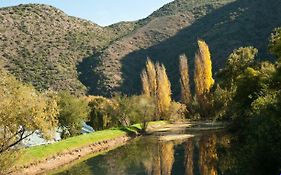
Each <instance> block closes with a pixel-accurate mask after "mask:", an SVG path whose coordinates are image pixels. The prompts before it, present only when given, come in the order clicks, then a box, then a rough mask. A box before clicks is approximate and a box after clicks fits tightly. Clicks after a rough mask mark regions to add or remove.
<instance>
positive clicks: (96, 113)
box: [89, 97, 116, 130]
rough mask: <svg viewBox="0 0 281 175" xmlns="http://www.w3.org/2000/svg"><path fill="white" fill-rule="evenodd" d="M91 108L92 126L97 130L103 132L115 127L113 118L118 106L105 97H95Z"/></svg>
mask: <svg viewBox="0 0 281 175" xmlns="http://www.w3.org/2000/svg"><path fill="white" fill-rule="evenodd" d="M89 107H90V110H91V112H90V120H89V123H90V125H91V126H92V127H93V128H94V129H95V130H102V129H106V128H110V127H113V126H115V123H116V122H115V120H114V118H113V117H114V116H112V113H113V111H114V110H115V108H116V105H115V104H114V103H113V102H112V101H111V100H109V99H107V98H104V97H93V98H91V99H90V102H89Z"/></svg>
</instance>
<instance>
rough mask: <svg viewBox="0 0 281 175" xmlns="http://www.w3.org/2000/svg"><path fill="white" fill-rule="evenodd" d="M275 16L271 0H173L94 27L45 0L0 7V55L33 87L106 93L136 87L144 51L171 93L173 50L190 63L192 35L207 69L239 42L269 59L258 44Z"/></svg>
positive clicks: (278, 6) (279, 9)
mask: <svg viewBox="0 0 281 175" xmlns="http://www.w3.org/2000/svg"><path fill="white" fill-rule="evenodd" d="M280 15H281V1H276V0H259V1H257V0H175V1H173V2H171V3H169V4H166V5H164V6H163V7H162V8H160V9H159V10H157V11H155V12H154V13H152V14H151V15H150V16H148V17H147V18H145V19H142V20H139V21H135V22H121V23H118V24H114V25H111V26H108V27H100V26H98V25H96V24H94V23H91V22H89V21H85V20H82V19H78V18H75V17H71V16H68V15H66V14H65V13H64V12H62V11H60V10H58V9H56V8H54V7H51V6H47V5H39V4H31V5H20V6H15V7H8V8H1V9H0V22H1V25H0V39H1V43H0V50H1V53H0V60H4V64H5V68H6V69H8V70H9V71H10V72H11V73H13V74H14V75H15V76H16V77H18V78H20V79H22V80H23V81H26V82H30V83H32V84H33V85H34V86H35V87H36V88H37V89H48V88H50V89H54V90H61V89H69V90H71V91H73V92H75V93H77V94H81V93H85V92H87V91H88V92H89V93H90V94H95V95H105V96H111V95H112V94H113V93H114V92H117V91H121V92H123V93H126V94H134V93H139V92H140V88H141V85H140V78H139V74H140V72H141V70H142V69H143V67H144V64H145V61H146V58H147V57H151V58H152V59H153V60H154V61H160V62H163V63H164V64H165V66H166V67H167V70H168V75H169V78H170V80H171V82H172V88H173V94H174V96H175V97H177V95H178V92H179V87H178V84H179V83H178V81H179V77H178V56H179V55H180V54H182V53H186V54H187V55H188V58H189V59H190V60H189V62H190V66H191V67H190V70H192V64H193V57H194V53H195V51H196V40H197V39H198V38H202V39H204V40H206V41H207V43H208V44H209V46H210V49H211V52H212V56H213V64H214V68H215V70H214V71H216V70H218V68H220V67H221V66H222V65H223V64H224V61H225V60H226V57H227V55H228V54H229V53H230V52H231V51H232V50H233V49H235V48H237V47H240V46H248V45H253V46H255V47H257V48H258V49H259V50H260V52H259V56H260V57H262V58H264V57H265V58H268V55H267V51H266V50H265V49H264V48H266V45H267V38H268V37H269V34H270V32H271V31H272V30H273V28H275V27H277V26H281V20H280V19H279V17H280ZM191 73H192V71H191Z"/></svg>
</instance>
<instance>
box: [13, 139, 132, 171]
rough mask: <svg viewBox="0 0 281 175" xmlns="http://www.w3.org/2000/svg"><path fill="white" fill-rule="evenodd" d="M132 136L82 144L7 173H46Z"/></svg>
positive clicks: (119, 144)
mask: <svg viewBox="0 0 281 175" xmlns="http://www.w3.org/2000/svg"><path fill="white" fill-rule="evenodd" d="M133 138H135V137H133V136H128V135H125V136H121V137H117V138H114V139H109V140H104V141H99V142H95V143H92V144H90V145H87V146H83V147H80V148H77V149H73V150H70V151H66V152H63V153H59V154H57V155H54V156H52V157H49V158H46V159H45V160H41V161H37V162H33V163H31V164H30V165H24V166H19V167H15V168H14V169H13V170H11V171H10V172H9V173H8V175H37V174H42V173H47V172H49V171H52V170H56V169H58V168H62V167H64V166H67V165H69V164H71V163H73V162H75V161H77V160H79V159H82V158H83V157H86V156H87V155H90V154H98V153H100V152H104V151H109V150H111V149H112V148H116V147H119V146H122V145H124V144H126V143H127V141H129V140H131V139H133Z"/></svg>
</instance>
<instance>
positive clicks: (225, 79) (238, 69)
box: [218, 47, 258, 91]
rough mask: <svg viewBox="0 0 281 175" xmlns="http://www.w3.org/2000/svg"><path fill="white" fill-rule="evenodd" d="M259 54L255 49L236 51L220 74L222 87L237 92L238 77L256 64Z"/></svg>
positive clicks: (245, 48) (246, 48) (242, 48)
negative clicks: (255, 60)
mask: <svg viewBox="0 0 281 175" xmlns="http://www.w3.org/2000/svg"><path fill="white" fill-rule="evenodd" d="M257 53H258V50H257V49H256V48H254V47H241V48H239V49H236V50H234V51H233V53H231V54H230V55H229V57H228V59H227V62H226V65H225V67H224V68H223V69H221V70H220V72H219V73H218V77H219V79H220V85H221V87H222V88H227V89H228V90H229V91H235V89H236V86H235V85H236V81H237V77H238V76H239V75H240V74H242V73H243V72H244V70H245V69H246V68H247V67H249V66H252V65H253V64H254V59H255V57H256V55H257Z"/></svg>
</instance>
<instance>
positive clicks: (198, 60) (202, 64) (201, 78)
mask: <svg viewBox="0 0 281 175" xmlns="http://www.w3.org/2000/svg"><path fill="white" fill-rule="evenodd" d="M198 46H199V50H198V52H197V53H196V54H195V69H194V83H195V94H196V98H197V100H198V103H199V105H200V107H201V110H202V112H205V115H206V111H207V109H208V105H209V104H208V100H207V94H208V93H209V92H210V89H211V88H212V86H213V85H214V79H213V77H212V61H211V54H210V50H209V47H208V45H207V44H206V42H205V41H203V40H198Z"/></svg>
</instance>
